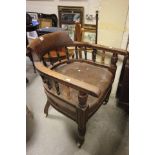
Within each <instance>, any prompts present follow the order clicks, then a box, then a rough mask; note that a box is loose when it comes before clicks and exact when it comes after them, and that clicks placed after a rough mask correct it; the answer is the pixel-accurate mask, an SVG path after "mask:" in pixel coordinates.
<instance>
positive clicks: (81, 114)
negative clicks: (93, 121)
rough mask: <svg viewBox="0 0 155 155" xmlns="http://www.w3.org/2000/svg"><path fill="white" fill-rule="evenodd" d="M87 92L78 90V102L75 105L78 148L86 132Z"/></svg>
mask: <svg viewBox="0 0 155 155" xmlns="http://www.w3.org/2000/svg"><path fill="white" fill-rule="evenodd" d="M87 98H88V94H86V93H84V92H79V95H78V100H79V104H78V106H77V123H78V142H77V145H78V147H79V148H80V147H81V146H82V144H83V143H84V137H85V133H86V122H87V119H88V108H89V106H88V104H87Z"/></svg>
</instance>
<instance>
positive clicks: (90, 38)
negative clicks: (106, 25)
mask: <svg viewBox="0 0 155 155" xmlns="http://www.w3.org/2000/svg"><path fill="white" fill-rule="evenodd" d="M82 41H83V42H89V43H93V44H95V42H96V25H91V24H85V25H84V26H83V32H82Z"/></svg>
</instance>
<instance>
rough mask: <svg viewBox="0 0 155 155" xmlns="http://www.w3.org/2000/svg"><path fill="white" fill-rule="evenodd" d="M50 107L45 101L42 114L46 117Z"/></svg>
mask: <svg viewBox="0 0 155 155" xmlns="http://www.w3.org/2000/svg"><path fill="white" fill-rule="evenodd" d="M50 105H51V104H50V103H49V102H48V101H47V102H46V105H45V108H44V114H46V117H47V116H48V109H49V107H50Z"/></svg>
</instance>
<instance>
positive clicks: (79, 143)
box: [77, 125, 86, 148]
mask: <svg viewBox="0 0 155 155" xmlns="http://www.w3.org/2000/svg"><path fill="white" fill-rule="evenodd" d="M85 133H86V127H84V128H80V127H79V125H78V141H77V146H78V147H79V148H81V146H82V145H83V143H84V140H85Z"/></svg>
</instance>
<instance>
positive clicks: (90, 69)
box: [28, 32, 128, 147]
mask: <svg viewBox="0 0 155 155" xmlns="http://www.w3.org/2000/svg"><path fill="white" fill-rule="evenodd" d="M70 47H72V48H73V47H74V52H75V54H74V57H69V53H68V49H69V48H70ZM60 48H64V49H65V52H66V55H67V57H66V59H64V60H62V59H61V58H60V56H59V49H60ZM28 49H29V50H30V51H31V53H32V56H33V59H34V64H35V67H36V69H37V71H38V72H39V74H40V76H41V78H42V81H43V85H44V90H45V93H46V95H47V103H46V105H45V108H44V113H45V114H46V116H48V108H49V106H52V107H54V108H55V109H56V110H58V111H59V112H61V113H63V114H64V115H65V116H67V117H69V118H71V119H72V120H74V121H75V122H76V123H77V125H78V142H77V144H78V146H79V147H81V145H82V144H83V142H84V136H85V132H86V123H87V121H88V120H89V118H90V117H91V116H93V114H94V113H95V112H96V111H97V110H98V109H99V107H100V106H101V105H104V104H106V103H107V102H108V98H109V95H110V92H111V88H112V84H113V81H114V77H115V72H116V69H117V66H116V62H117V60H118V55H119V54H120V55H124V56H125V57H127V56H128V52H127V51H125V50H122V49H116V48H109V47H107V46H102V45H97V44H90V43H82V42H75V41H72V40H71V39H70V37H69V36H68V34H67V33H65V32H55V33H52V34H45V35H43V36H41V37H39V38H37V39H35V40H33V41H32V42H31V43H30V44H29V46H28ZM87 49H89V50H90V49H91V50H92V57H91V59H88V57H87ZM51 50H54V51H57V62H55V63H53V62H51V63H49V62H46V61H45V60H44V55H46V54H48V52H49V51H51ZM98 50H100V51H103V52H105V51H106V52H108V53H111V64H110V65H104V64H99V63H96V53H97V51H98ZM79 51H82V52H83V58H79V54H78V52H79Z"/></svg>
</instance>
